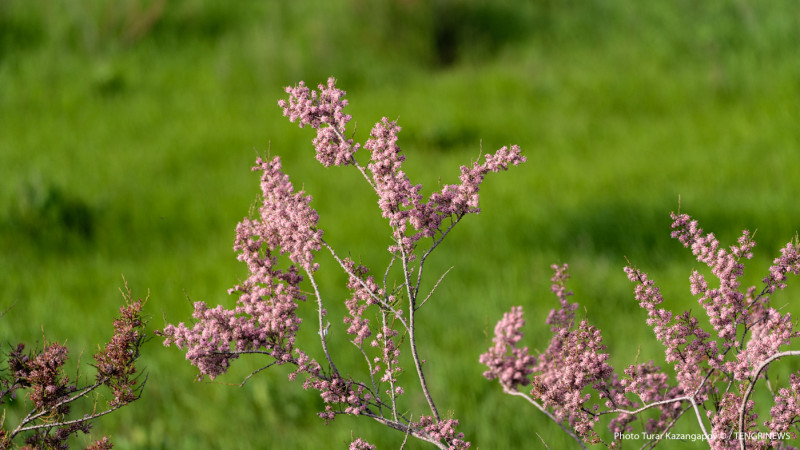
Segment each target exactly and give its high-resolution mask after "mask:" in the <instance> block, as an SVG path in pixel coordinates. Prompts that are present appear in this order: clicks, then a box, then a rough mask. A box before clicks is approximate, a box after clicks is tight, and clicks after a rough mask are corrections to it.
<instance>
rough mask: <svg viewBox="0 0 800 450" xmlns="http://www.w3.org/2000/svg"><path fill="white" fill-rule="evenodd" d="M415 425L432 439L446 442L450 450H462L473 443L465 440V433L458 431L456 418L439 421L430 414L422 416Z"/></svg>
mask: <svg viewBox="0 0 800 450" xmlns="http://www.w3.org/2000/svg"><path fill="white" fill-rule="evenodd" d="M414 426H415V427H416V428H417V429H419V430H420V431H422V433H423V434H425V435H427V436H428V437H429V438H430V439H431V440H432V441H435V442H445V443H446V444H447V448H448V449H449V450H462V449H466V448H469V447H470V445H471V444H470V443H469V442H466V441H464V433H457V432H456V427H457V426H458V420H456V419H444V420H440V421H438V422H437V421H435V420H433V418H432V417H430V416H422V417H421V418H420V419H419V421H418V422H416V423H415V424H414Z"/></svg>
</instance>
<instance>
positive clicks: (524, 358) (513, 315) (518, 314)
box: [479, 306, 536, 391]
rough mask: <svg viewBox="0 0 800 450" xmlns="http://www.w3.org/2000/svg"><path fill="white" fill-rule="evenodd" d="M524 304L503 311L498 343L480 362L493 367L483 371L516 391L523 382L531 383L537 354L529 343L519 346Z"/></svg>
mask: <svg viewBox="0 0 800 450" xmlns="http://www.w3.org/2000/svg"><path fill="white" fill-rule="evenodd" d="M524 325H525V319H523V318H522V307H521V306H515V307H513V308H511V312H507V313H505V314H503V318H502V319H501V320H500V321H499V322H497V325H495V327H494V338H492V341H493V342H494V346H493V347H491V348H489V351H487V352H486V353H484V354H482V355H481V356H480V359H479V361H480V363H481V364H485V365H486V366H487V367H488V368H489V370H487V371H486V372H483V376H484V377H486V379H488V380H494V379H495V378H496V379H498V381H500V384H501V385H502V386H503V388H505V389H509V390H512V391H515V390H517V389H518V388H519V386H527V385H529V384H530V383H531V382H530V379H528V377H529V376H530V375H531V374H533V366H534V365H535V364H536V357H535V356H533V355H531V354H530V353H529V350H528V347H524V348H518V347H517V343H519V341H521V340H522V337H523V334H522V331H521V330H522V327H523V326H524Z"/></svg>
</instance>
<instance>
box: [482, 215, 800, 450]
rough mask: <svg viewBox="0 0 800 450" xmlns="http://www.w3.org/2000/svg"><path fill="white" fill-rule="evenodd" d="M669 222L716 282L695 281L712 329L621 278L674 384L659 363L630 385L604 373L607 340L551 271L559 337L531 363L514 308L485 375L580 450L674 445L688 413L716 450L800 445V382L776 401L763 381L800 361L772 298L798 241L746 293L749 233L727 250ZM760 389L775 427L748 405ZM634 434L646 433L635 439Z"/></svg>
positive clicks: (676, 220)
mask: <svg viewBox="0 0 800 450" xmlns="http://www.w3.org/2000/svg"><path fill="white" fill-rule="evenodd" d="M671 217H672V221H673V222H672V230H673V231H672V237H673V238H676V239H678V240H679V241H680V242H681V243H682V244H683V245H684V246H685V247H687V248H689V249H691V251H692V254H694V255H695V256H696V257H697V261H699V262H700V263H703V264H705V265H707V266H708V268H709V269H710V271H711V274H712V275H713V276H714V278H716V279H717V280H718V283H717V282H716V281H715V282H714V283H713V285H711V284H710V283H709V281H707V280H706V277H705V276H704V275H702V274H701V273H700V272H698V271H697V270H694V271H692V274H691V276H690V277H689V281H690V291H691V293H692V295H694V296H695V297H697V300H698V303H699V304H700V306H701V307H702V309H703V310H704V311H705V313H706V316H707V318H708V323H709V325H710V329H707V327H703V326H701V323H700V321H699V320H698V319H697V318H696V317H695V316H694V315H693V313H692V312H691V311H685V312H683V313H682V314H674V313H673V312H671V311H668V310H666V309H664V308H661V307H660V304H661V303H662V302H663V299H662V297H661V294H660V293H659V289H658V287H656V285H655V283H654V282H653V280H651V279H649V278H648V276H647V274H646V273H644V272H643V271H641V270H639V269H637V268H635V267H630V266H629V267H625V273H626V274H627V276H628V279H629V280H630V281H631V282H632V283H634V285H635V289H634V293H635V297H636V300H637V302H639V306H641V307H642V308H643V309H644V311H645V313H646V314H647V320H646V322H647V325H649V326H650V327H652V328H653V332H654V333H655V336H656V339H657V340H658V341H659V342H660V343H661V344H662V345H663V346H664V351H665V361H666V362H667V363H668V364H671V365H672V366H673V369H674V375H675V376H674V380H670V376H669V375H668V374H667V373H666V372H665V371H664V370H662V369H661V368H660V367H658V366H656V365H655V363H653V362H652V361H650V362H646V363H643V364H638V363H637V364H632V365H630V366H628V367H627V368H625V369H624V370H623V372H622V374H619V373H617V372H616V371H615V370H614V368H613V367H611V366H610V365H609V364H608V362H607V361H608V359H609V354H608V353H607V349H606V347H605V345H604V344H603V338H602V335H601V333H600V330H598V329H597V328H595V327H593V326H592V325H590V324H589V323H588V322H587V321H586V320H580V321H579V320H578V319H577V318H576V317H575V310H576V309H577V306H578V305H577V304H576V303H570V302H569V301H568V296H569V295H571V293H569V292H567V289H566V287H565V282H566V280H567V278H568V272H567V270H568V267H567V265H566V264H564V265H563V266H553V269H554V271H555V274H554V276H553V278H552V282H553V285H552V291H553V292H554V293H555V294H556V297H557V298H558V301H559V304H560V307H559V308H558V309H553V310H552V311H551V312H550V315H549V316H548V318H547V324H549V325H550V329H551V331H552V332H553V337H552V339H551V341H550V344H549V346H548V347H547V349H546V350H545V351H544V352H543V353H541V354H538V355H534V354H531V353H530V351H529V350H528V348H527V347H521V346H520V342H521V341H522V339H523V334H522V331H521V328H522V326H523V325H524V323H525V321H524V319H523V312H522V308H521V307H514V308H512V309H511V311H510V312H508V313H506V314H505V315H504V316H503V318H502V320H500V322H498V323H497V326H496V327H495V337H494V339H493V342H494V346H493V347H491V348H490V349H489V350H488V351H487V352H486V353H484V354H483V355H481V357H480V361H481V363H483V364H485V365H486V366H487V367H488V370H487V371H486V372H484V376H485V377H486V378H488V379H490V380H492V379H497V380H498V381H499V383H500V385H501V386H502V387H503V390H504V391H505V392H506V393H509V394H511V395H516V396H520V397H522V398H524V399H525V400H527V401H528V402H530V403H531V404H532V405H533V406H535V407H536V408H537V409H539V410H540V411H541V412H543V413H544V414H545V415H546V416H547V417H549V418H550V419H552V420H553V421H555V422H556V423H557V424H558V425H559V426H561V428H563V429H564V430H565V431H566V432H567V433H568V434H569V435H570V436H572V437H573V438H574V439H575V440H576V441H577V442H578V443H579V444H580V445H581V446H582V447H583V446H584V443H593V444H604V445H606V446H608V447H610V448H617V447H620V446H621V444H622V437H623V436H625V434H626V433H632V432H634V431H636V433H635V435H636V436H640V437H644V440H645V445H643V447H653V446H655V445H657V444H659V443H660V442H663V441H665V440H669V439H672V438H673V437H672V436H671V435H669V434H668V433H670V430H671V429H672V428H673V427H674V425H675V424H676V422H677V421H678V419H680V418H681V417H682V416H683V415H684V414H686V413H688V414H689V415H690V416H691V415H693V416H694V420H696V423H697V426H698V428H699V433H698V436H700V438H701V439H703V440H706V441H707V442H708V445H709V446H710V447H711V448H713V449H735V448H740V449H745V448H757V449H763V448H772V447H780V448H787V446H786V441H787V440H788V439H790V438H791V439H797V436H798V431H800V429H798V423H799V422H800V403H798V399H799V398H800V372H798V373H795V374H793V375H791V378H790V380H789V385H788V386H787V387H784V388H780V389H778V390H777V391H774V390H773V386H772V384H771V383H770V380H769V378H768V376H767V375H768V370H769V367H770V364H771V363H772V362H774V361H776V360H778V359H780V358H783V357H786V356H798V355H800V350H785V348H786V347H787V346H789V345H791V344H792V343H794V342H796V339H797V337H798V336H800V332H798V331H797V330H796V329H795V327H794V324H793V322H792V317H791V315H790V314H789V313H785V314H781V312H780V311H778V310H777V309H775V308H774V307H773V306H772V296H773V294H775V292H776V291H778V290H780V289H783V288H785V287H786V284H785V281H786V276H787V274H788V273H790V272H791V273H794V274H795V275H798V274H800V242H798V240H797V238H795V240H794V241H793V242H790V243H788V244H786V246H785V247H784V248H782V249H781V251H780V256H779V257H778V258H776V259H775V260H774V262H773V264H772V266H770V268H769V273H768V275H767V276H766V277H765V278H764V279H763V286H762V287H761V289H760V290H758V288H756V287H755V286H751V287H749V288H747V289H742V288H741V287H740V281H739V280H740V278H741V277H742V275H743V272H744V265H743V263H742V261H743V260H744V259H750V258H752V256H753V254H752V249H753V247H754V246H755V242H754V241H753V238H752V236H751V234H750V233H749V232H748V231H747V230H745V231H744V232H743V233H742V236H741V237H740V238H739V240H738V242H737V243H736V244H734V245H732V246H730V247H729V248H728V249H725V248H722V247H721V246H720V243H719V241H718V240H717V239H716V237H715V236H714V234H711V233H709V234H706V235H704V234H703V231H702V229H700V227H699V226H698V224H697V221H696V220H692V219H691V217H689V216H688V215H686V214H675V213H673V214H672V215H671ZM637 359H638V358H637ZM762 378H763V379H765V380H766V381H765V382H764V384H766V385H767V387H768V388H769V389H770V390H772V393H773V395H774V398H775V403H774V405H773V406H772V408H771V409H770V415H771V418H770V419H769V420H763V419H762V420H759V418H758V415H757V414H756V413H755V412H754V406H755V403H754V401H753V400H752V399H751V394H752V393H753V389H754V388H755V386H756V384H757V383H758V382H759V380H760V379H762ZM523 388H524V390H523ZM526 392H527V393H526ZM651 411H654V412H655V413H652V412H651ZM603 416H608V417H610V420H609V422H608V428H609V430H610V432H611V433H612V434H613V436H614V438H613V439H612V440H608V439H606V440H604V439H602V438H601V436H600V434H599V433H598V432H597V430H596V429H595V426H596V425H597V423H598V421H599V420H600V418H601V417H603ZM634 424H636V426H637V427H641V428H643V429H638V428H637V429H636V430H634V428H633V426H634ZM700 433H701V434H700ZM584 448H585V447H584Z"/></svg>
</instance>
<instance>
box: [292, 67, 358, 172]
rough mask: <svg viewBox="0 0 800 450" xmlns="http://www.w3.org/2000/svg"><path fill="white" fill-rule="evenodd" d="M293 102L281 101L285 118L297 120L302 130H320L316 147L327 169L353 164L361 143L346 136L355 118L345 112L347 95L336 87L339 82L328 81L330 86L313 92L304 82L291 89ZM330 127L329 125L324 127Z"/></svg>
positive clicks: (320, 160)
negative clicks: (354, 142) (305, 128)
mask: <svg viewBox="0 0 800 450" xmlns="http://www.w3.org/2000/svg"><path fill="white" fill-rule="evenodd" d="M286 93H287V94H289V100H288V101H287V100H279V101H278V106H280V107H281V108H283V115H284V116H286V117H288V118H289V120H290V121H292V122H295V121H297V123H298V125H299V126H300V128H302V127H304V126H306V125H309V126H311V128H314V129H315V130H317V137H316V138H314V148H316V149H317V160H318V161H319V162H320V163H322V165H324V166H325V167H329V166H332V165H335V166H344V165H348V164H352V163H353V154H354V153H355V152H356V151H357V150H358V144H355V145H354V144H353V140H352V139H347V138H346V137H345V132H346V128H347V123H348V122H349V121H350V119H352V116H350V115H349V114H345V113H344V112H343V110H344V107H345V106H347V100H345V99H344V95H345V92H344V91H342V90H340V89H337V88H336V80H335V79H333V78H329V79H328V85H327V86H325V85H322V84H320V85H319V92H317V91H313V90H310V89H309V88H308V87H307V86H306V84H305V83H304V82H302V81H301V82H300V83H299V84H298V85H297V86H296V87H287V88H286ZM323 125H326V126H323Z"/></svg>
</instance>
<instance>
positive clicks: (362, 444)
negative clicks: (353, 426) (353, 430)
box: [350, 438, 375, 450]
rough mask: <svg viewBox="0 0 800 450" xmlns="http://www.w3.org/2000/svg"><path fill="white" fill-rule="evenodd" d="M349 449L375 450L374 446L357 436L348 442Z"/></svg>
mask: <svg viewBox="0 0 800 450" xmlns="http://www.w3.org/2000/svg"><path fill="white" fill-rule="evenodd" d="M350 450H375V446H374V445H372V444H370V443H369V442H367V441H365V440H363V439H361V438H357V439H356V440H355V441H353V442H351V443H350Z"/></svg>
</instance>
